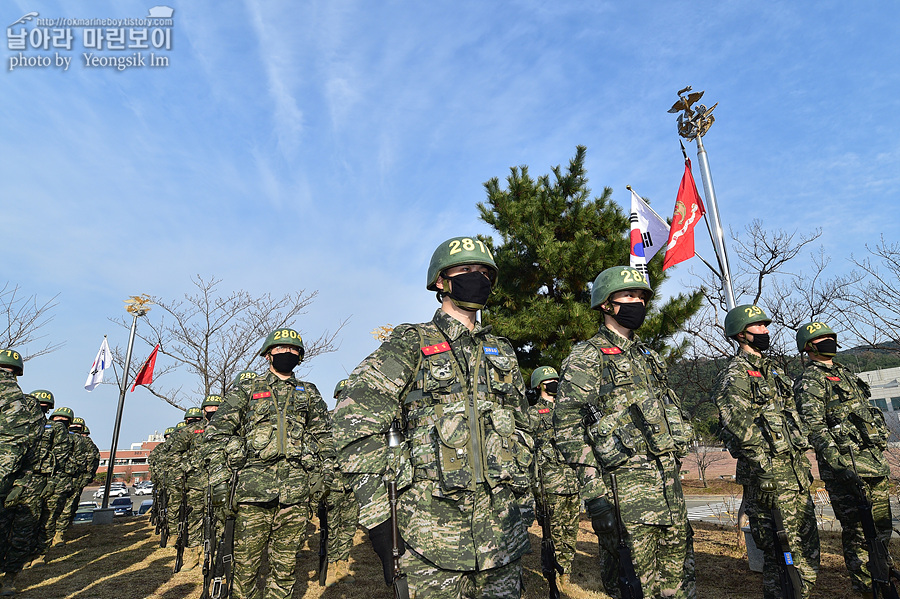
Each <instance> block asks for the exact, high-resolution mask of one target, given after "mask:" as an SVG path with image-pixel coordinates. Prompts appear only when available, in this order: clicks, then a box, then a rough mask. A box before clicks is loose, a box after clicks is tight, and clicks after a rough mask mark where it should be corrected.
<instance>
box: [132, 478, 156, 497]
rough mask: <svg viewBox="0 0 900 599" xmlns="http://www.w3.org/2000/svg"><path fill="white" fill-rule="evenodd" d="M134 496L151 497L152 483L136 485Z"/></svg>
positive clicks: (145, 482) (146, 482)
mask: <svg viewBox="0 0 900 599" xmlns="http://www.w3.org/2000/svg"><path fill="white" fill-rule="evenodd" d="M134 494H135V495H153V483H151V482H150V481H149V480H148V481H144V482H142V483H138V484H137V485H136V486H135V489H134Z"/></svg>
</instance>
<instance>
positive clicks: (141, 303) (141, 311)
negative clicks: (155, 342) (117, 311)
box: [100, 296, 150, 510]
mask: <svg viewBox="0 0 900 599" xmlns="http://www.w3.org/2000/svg"><path fill="white" fill-rule="evenodd" d="M145 297H146V296H145ZM125 303H128V304H129V306H128V308H126V309H127V310H128V311H129V312H131V313H132V314H133V315H134V319H132V321H131V334H130V335H129V337H128V350H127V351H126V352H125V371H124V372H123V373H122V380H121V381H120V385H119V407H118V409H117V410H116V424H115V426H114V427H113V436H112V446H110V448H109V463H107V465H106V484H105V486H104V487H103V503H102V505H101V506H100V507H101V509H104V510H105V509H106V508H107V505H108V504H109V489H110V487H111V486H112V479H113V469H114V468H115V464H116V446H117V445H118V444H119V429H120V427H121V426H122V410H123V409H124V408H125V391H127V390H128V371H129V368H130V366H131V352H132V350H133V349H134V335H135V333H136V332H137V319H138V317H139V316H144V315H145V314H146V313H147V312H149V311H150V308H148V307H146V306H145V304H147V303H150V301H149V298H147V299H142V298H139V297H136V296H135V297H132V298H131V299H130V300H126V302H125Z"/></svg>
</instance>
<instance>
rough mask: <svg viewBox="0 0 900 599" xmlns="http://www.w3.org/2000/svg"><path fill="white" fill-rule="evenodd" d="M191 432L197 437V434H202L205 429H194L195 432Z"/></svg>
mask: <svg viewBox="0 0 900 599" xmlns="http://www.w3.org/2000/svg"><path fill="white" fill-rule="evenodd" d="M191 432H193V433H194V434H195V435H196V434H198V433H202V432H203V429H202V428H195V429H194V430H193V431H191Z"/></svg>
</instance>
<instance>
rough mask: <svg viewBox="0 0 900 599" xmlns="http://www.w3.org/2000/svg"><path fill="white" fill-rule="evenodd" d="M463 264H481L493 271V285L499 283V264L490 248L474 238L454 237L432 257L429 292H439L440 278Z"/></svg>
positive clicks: (440, 246)
mask: <svg viewBox="0 0 900 599" xmlns="http://www.w3.org/2000/svg"><path fill="white" fill-rule="evenodd" d="M463 264H481V265H483V266H487V267H488V268H490V269H492V270H493V274H492V276H491V277H490V278H491V284H492V285H493V284H496V282H497V272H498V270H497V264H496V263H495V262H494V256H493V255H492V254H491V250H490V249H489V248H488V246H487V245H486V244H485V243H484V242H483V241H481V240H480V239H476V238H474V237H452V238H450V239H448V240H447V241H445V242H444V243H442V244H440V245H439V246H438V247H437V249H436V250H434V253H433V254H432V255H431V262H430V263H429V264H428V277H427V278H428V280H427V282H426V287H427V289H428V290H429V291H438V288H437V279H438V276H439V275H440V274H441V273H442V272H444V271H445V270H447V269H448V268H452V267H454V266H461V265H463Z"/></svg>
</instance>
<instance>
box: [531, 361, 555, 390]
mask: <svg viewBox="0 0 900 599" xmlns="http://www.w3.org/2000/svg"><path fill="white" fill-rule="evenodd" d="M558 378H559V374H557V372H556V369H555V368H553V367H552V366H539V367H538V368H535V369H534V372H532V373H531V388H532V389H537V386H538V385H540V384H541V383H543V382H544V381H549V380H551V379H558Z"/></svg>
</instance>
